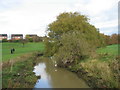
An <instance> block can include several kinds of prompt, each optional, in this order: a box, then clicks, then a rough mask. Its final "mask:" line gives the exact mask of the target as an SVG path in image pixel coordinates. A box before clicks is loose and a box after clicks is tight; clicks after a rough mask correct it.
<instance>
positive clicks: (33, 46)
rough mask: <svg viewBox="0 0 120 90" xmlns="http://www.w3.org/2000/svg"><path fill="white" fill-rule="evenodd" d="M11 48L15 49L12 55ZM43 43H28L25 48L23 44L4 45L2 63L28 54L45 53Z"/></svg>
mask: <svg viewBox="0 0 120 90" xmlns="http://www.w3.org/2000/svg"><path fill="white" fill-rule="evenodd" d="M11 48H15V53H14V54H11V53H10V50H11ZM43 50H44V44H43V43H26V44H25V45H24V47H23V45H22V43H8V42H7V43H2V61H3V62H4V61H8V60H9V59H12V58H16V57H17V56H21V55H23V54H26V53H30V52H35V51H43Z"/></svg>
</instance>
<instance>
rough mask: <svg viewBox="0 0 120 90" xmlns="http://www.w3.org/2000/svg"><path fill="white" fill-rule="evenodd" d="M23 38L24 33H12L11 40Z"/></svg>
mask: <svg viewBox="0 0 120 90" xmlns="http://www.w3.org/2000/svg"><path fill="white" fill-rule="evenodd" d="M20 39H23V34H12V35H11V40H20Z"/></svg>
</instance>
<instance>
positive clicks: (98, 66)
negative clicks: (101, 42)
mask: <svg viewBox="0 0 120 90" xmlns="http://www.w3.org/2000/svg"><path fill="white" fill-rule="evenodd" d="M97 53H98V57H96V58H94V59H92V58H91V59H89V60H86V61H83V62H80V63H79V64H76V65H74V66H72V67H69V68H68V69H69V70H70V71H72V72H76V73H77V75H78V76H79V77H80V78H83V79H84V80H85V81H86V83H88V85H89V86H90V87H92V88H120V81H119V77H120V71H119V70H120V61H119V60H120V57H119V56H118V45H110V46H107V47H104V48H99V49H97Z"/></svg>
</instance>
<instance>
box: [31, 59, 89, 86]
mask: <svg viewBox="0 0 120 90" xmlns="http://www.w3.org/2000/svg"><path fill="white" fill-rule="evenodd" d="M33 72H35V75H36V76H39V75H40V76H41V77H40V79H38V81H37V82H36V84H35V86H34V88H89V87H88V85H87V84H86V83H85V82H84V81H83V80H82V79H80V78H78V77H77V75H76V74H75V73H73V72H70V71H68V70H66V69H64V68H58V67H55V64H54V63H53V62H52V61H51V60H41V61H40V63H39V64H37V65H36V66H35V67H34V71H33Z"/></svg>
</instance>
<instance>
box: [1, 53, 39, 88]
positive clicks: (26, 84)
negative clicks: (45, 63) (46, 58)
mask: <svg viewBox="0 0 120 90" xmlns="http://www.w3.org/2000/svg"><path fill="white" fill-rule="evenodd" d="M21 59H22V58H21ZM38 60H40V59H36V53H34V54H32V56H30V57H28V58H26V59H24V60H21V61H19V62H16V63H14V64H10V65H8V66H6V68H4V69H3V70H2V87H3V88H33V87H34V85H35V83H36V81H37V79H38V78H37V77H36V76H35V74H34V73H33V69H34V66H35V64H36V63H37V62H38Z"/></svg>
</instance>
